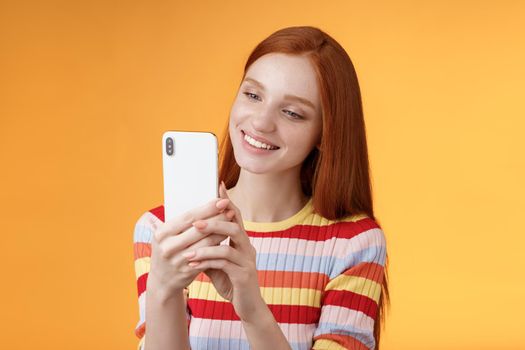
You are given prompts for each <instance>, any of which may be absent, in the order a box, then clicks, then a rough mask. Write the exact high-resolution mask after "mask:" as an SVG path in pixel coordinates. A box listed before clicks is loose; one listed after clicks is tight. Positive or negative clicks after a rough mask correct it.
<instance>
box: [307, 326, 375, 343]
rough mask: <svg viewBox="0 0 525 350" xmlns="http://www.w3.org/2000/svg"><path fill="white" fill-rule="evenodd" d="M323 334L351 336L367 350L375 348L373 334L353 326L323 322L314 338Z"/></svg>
mask: <svg viewBox="0 0 525 350" xmlns="http://www.w3.org/2000/svg"><path fill="white" fill-rule="evenodd" d="M322 334H341V335H347V336H351V337H353V338H355V339H357V340H359V341H360V342H361V343H363V344H365V345H366V347H367V348H369V349H374V348H375V343H376V342H375V339H374V335H373V333H372V332H366V331H363V330H362V329H359V328H355V327H354V326H352V325H351V324H344V325H342V324H337V323H327V322H321V323H320V324H319V326H318V327H317V328H316V330H315V332H314V337H316V336H318V335H322Z"/></svg>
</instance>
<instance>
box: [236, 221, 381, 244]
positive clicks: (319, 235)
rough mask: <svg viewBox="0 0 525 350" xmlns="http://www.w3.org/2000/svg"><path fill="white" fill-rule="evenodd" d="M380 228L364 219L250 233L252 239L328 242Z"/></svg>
mask: <svg viewBox="0 0 525 350" xmlns="http://www.w3.org/2000/svg"><path fill="white" fill-rule="evenodd" d="M373 228H379V225H378V224H377V223H376V221H375V220H373V219H371V218H364V219H361V220H358V221H355V222H336V223H333V224H330V225H325V226H317V225H296V226H293V227H291V228H289V229H286V230H280V231H269V232H259V231H257V232H256V231H248V230H246V233H247V234H248V236H250V237H265V238H266V237H277V238H297V239H306V240H309V241H326V240H328V239H330V238H352V237H354V236H356V235H358V234H360V233H362V232H365V231H368V230H370V229H373Z"/></svg>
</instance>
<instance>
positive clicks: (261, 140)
mask: <svg viewBox="0 0 525 350" xmlns="http://www.w3.org/2000/svg"><path fill="white" fill-rule="evenodd" d="M241 133H242V136H243V137H244V134H247V135H248V136H250V137H251V138H252V139H254V140H256V141H259V142H263V143H265V144H267V145H269V146H272V147H277V148H280V147H279V146H277V145H275V144H273V143H271V142H270V141H268V140H267V139H265V138H262V137H259V136H254V135H253V134H252V133H250V132H247V131H245V130H241Z"/></svg>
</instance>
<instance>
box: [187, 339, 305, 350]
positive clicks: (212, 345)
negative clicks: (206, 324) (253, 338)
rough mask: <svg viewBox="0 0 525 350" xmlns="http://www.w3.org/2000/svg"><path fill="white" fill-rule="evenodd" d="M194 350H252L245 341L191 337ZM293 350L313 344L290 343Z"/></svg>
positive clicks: (299, 349)
mask: <svg viewBox="0 0 525 350" xmlns="http://www.w3.org/2000/svg"><path fill="white" fill-rule="evenodd" d="M189 338H190V347H191V349H192V350H199V349H202V350H223V349H228V350H250V343H248V341H247V340H244V339H228V338H227V339H220V338H210V337H194V336H190V337H189ZM289 344H290V347H291V348H292V349H293V350H309V349H310V348H311V345H312V344H306V343H289Z"/></svg>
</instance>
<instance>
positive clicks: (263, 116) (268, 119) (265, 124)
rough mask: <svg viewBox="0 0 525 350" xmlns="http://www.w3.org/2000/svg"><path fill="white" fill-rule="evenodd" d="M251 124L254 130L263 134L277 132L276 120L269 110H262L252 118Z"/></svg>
mask: <svg viewBox="0 0 525 350" xmlns="http://www.w3.org/2000/svg"><path fill="white" fill-rule="evenodd" d="M251 124H252V127H253V129H254V130H256V131H258V132H260V133H261V134H262V133H271V132H273V131H275V128H276V127H275V120H274V117H273V115H272V112H271V111H270V110H269V109H264V110H263V109H261V110H259V111H258V112H257V113H255V114H254V115H253V116H252V118H251Z"/></svg>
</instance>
